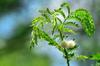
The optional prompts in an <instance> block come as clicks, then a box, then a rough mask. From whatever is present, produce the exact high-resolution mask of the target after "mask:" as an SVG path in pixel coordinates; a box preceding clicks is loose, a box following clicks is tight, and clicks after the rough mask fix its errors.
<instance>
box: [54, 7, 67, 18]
mask: <svg viewBox="0 0 100 66" xmlns="http://www.w3.org/2000/svg"><path fill="white" fill-rule="evenodd" d="M55 12H58V13H60V14H61V15H62V16H63V17H64V18H65V17H66V16H65V14H64V12H63V11H62V9H61V8H59V9H56V10H55Z"/></svg>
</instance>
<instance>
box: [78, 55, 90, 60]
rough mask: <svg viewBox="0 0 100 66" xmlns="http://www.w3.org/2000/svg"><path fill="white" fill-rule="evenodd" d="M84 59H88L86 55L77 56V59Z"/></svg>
mask: <svg viewBox="0 0 100 66" xmlns="http://www.w3.org/2000/svg"><path fill="white" fill-rule="evenodd" d="M86 59H88V57H87V56H85V55H79V56H77V60H86Z"/></svg>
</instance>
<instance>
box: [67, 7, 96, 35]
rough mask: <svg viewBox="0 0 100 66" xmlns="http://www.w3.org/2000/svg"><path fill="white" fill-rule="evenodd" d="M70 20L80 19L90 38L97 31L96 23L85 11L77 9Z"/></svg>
mask: <svg viewBox="0 0 100 66" xmlns="http://www.w3.org/2000/svg"><path fill="white" fill-rule="evenodd" d="M69 18H76V19H78V20H79V21H80V22H81V24H82V27H83V29H84V31H85V32H86V34H87V35H88V36H92V35H93V34H94V31H95V26H94V21H93V18H92V16H91V14H90V13H89V12H88V11H87V10H85V9H77V10H76V11H75V12H72V13H71V15H70V17H69Z"/></svg>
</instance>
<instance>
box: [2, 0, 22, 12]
mask: <svg viewBox="0 0 100 66" xmlns="http://www.w3.org/2000/svg"><path fill="white" fill-rule="evenodd" d="M20 5H21V3H20V0H0V13H6V12H8V11H12V10H16V9H18V8H19V7H20Z"/></svg>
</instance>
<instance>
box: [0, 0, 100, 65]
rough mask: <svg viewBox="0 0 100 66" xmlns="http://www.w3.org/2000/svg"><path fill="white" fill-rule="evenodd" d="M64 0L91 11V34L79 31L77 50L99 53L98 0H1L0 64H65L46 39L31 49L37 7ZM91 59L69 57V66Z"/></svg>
mask: <svg viewBox="0 0 100 66" xmlns="http://www.w3.org/2000/svg"><path fill="white" fill-rule="evenodd" d="M64 1H67V2H69V3H70V4H71V9H72V10H74V9H77V8H86V9H88V10H89V11H90V12H91V14H92V15H93V18H94V22H95V27H96V32H95V34H94V35H93V37H91V38H89V37H87V36H86V35H85V34H84V33H83V32H81V34H79V38H78V40H79V41H78V44H79V46H80V47H79V48H78V49H77V53H78V54H84V55H90V54H94V53H100V19H99V18H100V7H99V6H100V0H48V1H47V0H0V66H66V62H65V59H64V58H63V56H62V53H61V52H59V51H58V50H57V49H56V48H55V47H51V46H48V45H47V43H46V42H40V45H38V46H37V47H35V48H34V49H32V50H30V49H29V46H30V39H31V31H32V28H31V27H30V25H31V21H32V19H33V18H34V17H36V16H38V15H39V13H38V10H40V9H43V8H46V7H49V8H51V9H54V8H57V7H59V6H60V4H61V3H62V2H64ZM94 64H95V62H94V61H89V60H88V61H86V62H83V61H71V66H73V65H74V66H94Z"/></svg>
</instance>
